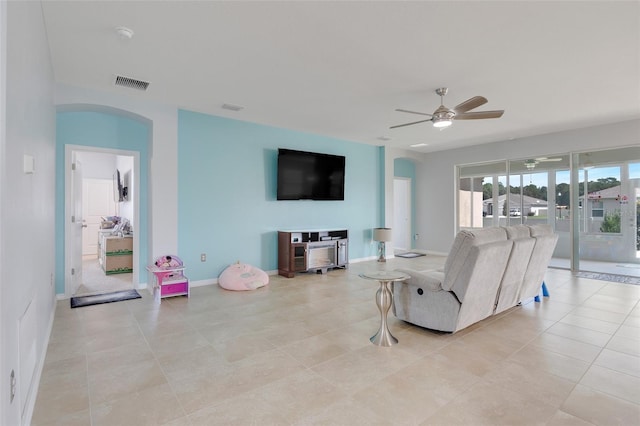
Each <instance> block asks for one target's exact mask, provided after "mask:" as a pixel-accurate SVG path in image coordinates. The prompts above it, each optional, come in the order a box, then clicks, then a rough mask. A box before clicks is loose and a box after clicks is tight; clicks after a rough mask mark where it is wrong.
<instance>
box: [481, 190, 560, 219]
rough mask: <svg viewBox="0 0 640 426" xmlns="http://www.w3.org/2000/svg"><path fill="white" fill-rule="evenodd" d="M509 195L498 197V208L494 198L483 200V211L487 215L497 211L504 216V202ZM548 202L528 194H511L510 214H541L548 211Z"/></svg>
mask: <svg viewBox="0 0 640 426" xmlns="http://www.w3.org/2000/svg"><path fill="white" fill-rule="evenodd" d="M506 200H507V195H506V194H504V195H500V196H499V197H498V206H497V208H496V207H495V206H494V205H493V199H486V200H484V201H483V202H482V212H483V214H484V215H485V216H492V215H493V214H494V212H496V213H497V214H498V215H499V216H504V211H505V210H504V203H505V202H506ZM548 207H549V205H548V203H547V201H546V200H540V199H538V198H534V197H529V196H528V195H520V194H510V195H509V215H510V216H540V215H544V214H546V213H547V211H548Z"/></svg>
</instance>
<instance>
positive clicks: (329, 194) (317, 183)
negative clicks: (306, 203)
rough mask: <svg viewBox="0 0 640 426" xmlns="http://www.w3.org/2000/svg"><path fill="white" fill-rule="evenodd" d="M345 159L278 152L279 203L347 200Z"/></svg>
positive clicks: (284, 151)
mask: <svg viewBox="0 0 640 426" xmlns="http://www.w3.org/2000/svg"><path fill="white" fill-rule="evenodd" d="M344 168H345V157H344V156H341V155H331V154H320V153H317V152H306V151H296V150H292V149H285V148H280V149H278V190H277V197H276V198H277V199H278V200H323V201H331V200H340V201H341V200H344Z"/></svg>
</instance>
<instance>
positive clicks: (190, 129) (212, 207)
mask: <svg viewBox="0 0 640 426" xmlns="http://www.w3.org/2000/svg"><path fill="white" fill-rule="evenodd" d="M278 148H291V149H298V150H302V151H314V152H323V153H328V154H336V155H344V156H345V157H346V171H345V174H346V177H345V200H344V201H276V176H277V174H276V165H277V152H278ZM381 153H382V151H381V150H380V148H378V147H375V146H370V145H364V144H358V143H353V142H347V141H343V140H337V139H331V138H327V137H322V136H317V135H311V134H306V133H300V132H295V131H291V130H285V129H279V128H274V127H268V126H263V125H258V124H253V123H248V122H243V121H237V120H230V119H226V118H221V117H215V116H210V115H206V114H200V113H196V112H191V111H179V113H178V188H179V192H178V203H179V205H178V249H179V250H178V251H179V252H178V255H179V256H180V257H181V258H182V260H183V261H184V262H185V265H186V266H187V272H188V274H187V275H188V276H189V278H190V279H191V280H207V279H213V278H217V277H218V275H219V274H220V273H221V272H222V271H223V270H224V269H225V268H226V267H227V266H228V265H230V264H232V263H234V262H236V261H241V262H244V263H249V264H252V265H254V266H257V267H260V268H261V269H264V270H267V271H273V270H276V269H277V248H278V244H277V231H278V230H280V229H301V230H304V229H330V228H346V229H348V230H349V256H350V258H351V259H358V258H364V257H369V256H374V255H375V247H374V245H373V244H372V243H371V229H372V228H373V227H375V226H378V224H379V223H380V221H381V218H380V211H381V207H380V206H381V204H382V200H381V199H380V190H379V185H380V182H381V181H382V180H381V169H380V167H379V164H380V155H381ZM201 253H206V254H207V261H206V262H201V261H200V254H201Z"/></svg>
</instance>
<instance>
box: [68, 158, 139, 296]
mask: <svg viewBox="0 0 640 426" xmlns="http://www.w3.org/2000/svg"><path fill="white" fill-rule="evenodd" d="M67 151H68V152H67V156H68V157H69V161H70V163H71V167H69V168H67V170H68V174H70V175H71V176H70V177H69V179H67V184H68V185H70V186H71V187H70V188H68V190H67V191H65V193H66V194H67V195H66V200H65V201H66V205H67V206H71V210H72V212H73V214H71V215H70V219H69V220H70V223H69V224H68V225H69V226H67V227H65V246H66V252H67V255H66V256H65V257H66V258H67V259H68V261H69V262H70V264H71V265H70V268H68V270H69V271H70V277H69V279H67V280H65V282H66V288H65V293H66V294H68V295H69V296H76V295H88V294H101V293H109V292H114V291H120V290H128V289H133V288H135V287H136V284H135V282H134V281H135V280H134V274H133V270H134V263H137V262H135V259H134V254H135V252H134V247H136V246H137V244H135V242H136V241H135V239H136V233H135V232H134V230H135V228H136V218H137V217H138V214H137V210H138V207H137V201H136V200H137V199H138V197H137V196H136V195H137V191H136V187H135V182H136V179H135V176H136V164H137V163H138V161H137V156H136V153H132V152H129V151H121V150H105V149H98V148H91V147H69V148H68V149H67ZM67 216H69V215H67Z"/></svg>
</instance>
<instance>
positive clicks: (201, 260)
mask: <svg viewBox="0 0 640 426" xmlns="http://www.w3.org/2000/svg"><path fill="white" fill-rule="evenodd" d="M206 261H207V253H202V254H201V255H200V262H206Z"/></svg>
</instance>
